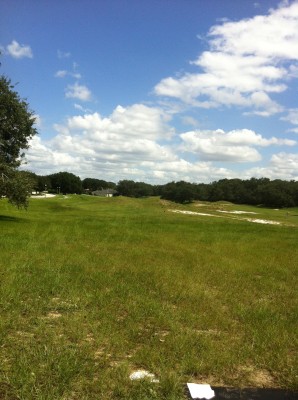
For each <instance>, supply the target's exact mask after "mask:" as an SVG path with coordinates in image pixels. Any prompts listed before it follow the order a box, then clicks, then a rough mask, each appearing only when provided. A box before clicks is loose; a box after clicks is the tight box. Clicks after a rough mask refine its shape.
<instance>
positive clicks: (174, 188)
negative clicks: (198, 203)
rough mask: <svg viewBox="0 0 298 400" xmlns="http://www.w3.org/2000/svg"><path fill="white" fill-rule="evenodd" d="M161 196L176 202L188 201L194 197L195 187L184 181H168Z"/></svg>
mask: <svg viewBox="0 0 298 400" xmlns="http://www.w3.org/2000/svg"><path fill="white" fill-rule="evenodd" d="M161 196H162V198H163V199H166V200H171V201H175V202H176V203H190V202H191V201H193V200H194V199H195V188H194V185H192V184H191V183H188V182H184V181H180V182H170V183H168V184H166V185H165V186H164V187H163V189H162V192H161Z"/></svg>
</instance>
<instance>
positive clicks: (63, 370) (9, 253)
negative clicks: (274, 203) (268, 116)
mask: <svg viewBox="0 0 298 400" xmlns="http://www.w3.org/2000/svg"><path fill="white" fill-rule="evenodd" d="M240 211H241V212H240ZM185 212H188V213H185ZM244 212H245V213H244ZM254 213H255V214H254ZM202 214H204V215H202ZM206 214H207V215H206ZM268 221H269V222H271V223H268ZM277 223H278V224H277ZM0 232H1V241H0V276H1V279H0V314H1V318H0V398H1V394H2V396H3V398H5V397H4V396H5V395H6V396H7V398H9V399H14V398H20V399H24V400H31V399H38V400H54V399H55V400H58V399H59V400H62V399H63V400H84V399H86V400H87V399H88V400H90V399H94V400H95V399H132V400H133V399H136V400H141V399H146V400H150V399H167V400H178V399H179V400H180V399H186V395H185V384H186V382H198V383H210V384H218V385H238V386H242V387H244V386H261V387H287V388H297V387H298V385H297V367H298V366H297V356H296V353H295V351H296V349H297V335H296V332H297V266H298V246H297V233H298V209H289V210H284V209H283V210H270V209H265V208H256V207H249V206H236V205H233V204H230V203H213V204H208V203H204V204H198V203H194V204H191V205H187V206H182V205H177V204H174V203H170V202H165V201H161V200H159V199H158V198H148V199H129V198H124V197H118V198H96V197H89V196H69V197H64V196H57V197H55V198H49V199H32V200H31V201H30V207H29V210H28V211H19V210H16V209H14V208H12V207H11V206H10V205H9V204H8V203H7V202H6V200H2V201H0ZM139 369H144V370H146V371H149V372H150V373H153V374H155V377H156V379H157V380H158V381H159V382H155V383H153V382H150V381H131V380H130V379H129V376H130V374H131V373H132V372H134V371H136V370H139ZM9 396H10V397H9ZM17 396H18V397H17Z"/></svg>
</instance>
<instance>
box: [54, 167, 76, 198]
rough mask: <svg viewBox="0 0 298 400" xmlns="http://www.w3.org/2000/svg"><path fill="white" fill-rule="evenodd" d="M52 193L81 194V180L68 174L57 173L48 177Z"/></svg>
mask: <svg viewBox="0 0 298 400" xmlns="http://www.w3.org/2000/svg"><path fill="white" fill-rule="evenodd" d="M48 178H49V179H50V182H51V188H52V191H55V192H56V191H57V192H59V193H78V194H80V193H82V190H83V187H82V182H81V179H80V178H79V177H78V176H76V175H74V174H72V173H70V172H58V173H57V174H52V175H49V176H48Z"/></svg>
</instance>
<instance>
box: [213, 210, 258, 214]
mask: <svg viewBox="0 0 298 400" xmlns="http://www.w3.org/2000/svg"><path fill="white" fill-rule="evenodd" d="M216 211H217V212H221V213H226V214H257V213H256V212H253V211H237V210H235V211H224V210H216Z"/></svg>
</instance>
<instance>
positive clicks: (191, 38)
mask: <svg viewBox="0 0 298 400" xmlns="http://www.w3.org/2000/svg"><path fill="white" fill-rule="evenodd" d="M0 9H1V13H0V49H1V53H2V56H1V63H2V65H1V67H0V73H1V74H4V75H6V76H8V77H10V78H11V80H12V82H13V83H17V86H16V90H17V91H18V92H19V94H20V95H21V97H24V98H27V101H28V102H29V104H30V107H31V109H32V110H34V113H35V114H36V124H37V127H38V131H39V135H38V136H37V137H35V138H34V140H33V141H32V143H31V148H30V150H29V151H28V152H27V155H26V159H27V164H26V166H25V167H24V168H26V169H29V170H31V171H34V172H36V173H38V174H41V175H48V174H50V173H52V172H59V171H69V172H72V173H74V174H76V175H79V176H80V177H81V178H86V177H94V178H98V179H105V180H108V181H113V182H116V183H117V182H118V181H119V180H122V179H133V180H135V181H144V182H148V183H153V184H155V183H166V182H170V181H173V180H174V181H178V180H186V181H189V182H207V183H208V182H211V181H215V180H218V179H222V178H234V177H240V178H241V179H249V178H251V177H269V178H270V179H276V178H280V179H286V180H291V179H295V180H298V1H297V0H289V1H280V0H279V1H276V0H259V1H254V0H238V1H235V0H150V1H149V0H63V1H61V0H51V1H48V0H46V1H45V0H39V1H36V0H26V1H21V0H10V1H7V0H0Z"/></svg>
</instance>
